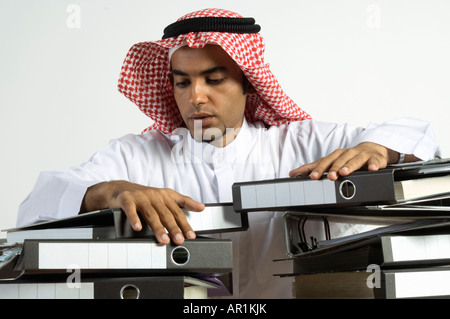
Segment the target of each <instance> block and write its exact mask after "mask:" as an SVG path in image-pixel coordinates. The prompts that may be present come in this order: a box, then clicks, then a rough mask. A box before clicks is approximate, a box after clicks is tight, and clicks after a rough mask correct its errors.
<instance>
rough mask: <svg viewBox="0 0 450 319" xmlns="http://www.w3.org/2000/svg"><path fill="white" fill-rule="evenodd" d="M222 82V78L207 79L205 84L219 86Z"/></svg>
mask: <svg viewBox="0 0 450 319" xmlns="http://www.w3.org/2000/svg"><path fill="white" fill-rule="evenodd" d="M224 80H225V79H224V78H222V79H208V80H207V82H208V83H209V84H220V83H222V82H223V81H224Z"/></svg>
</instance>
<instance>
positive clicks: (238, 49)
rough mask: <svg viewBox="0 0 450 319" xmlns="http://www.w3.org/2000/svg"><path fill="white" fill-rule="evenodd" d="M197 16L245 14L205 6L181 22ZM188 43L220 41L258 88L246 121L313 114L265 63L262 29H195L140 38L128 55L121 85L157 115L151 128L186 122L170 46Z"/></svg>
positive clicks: (276, 120) (274, 120)
mask: <svg viewBox="0 0 450 319" xmlns="http://www.w3.org/2000/svg"><path fill="white" fill-rule="evenodd" d="M196 17H229V18H242V16H241V15H239V14H237V13H234V12H231V11H227V10H222V9H205V10H201V11H196V12H192V13H189V14H187V15H185V16H183V17H181V18H180V19H178V21H180V20H184V19H190V18H196ZM185 42H186V43H187V45H188V46H190V47H192V48H202V47H204V46H205V45H207V44H208V43H214V44H218V45H220V46H221V47H222V48H223V49H224V50H225V51H226V52H227V53H228V54H229V55H230V57H231V58H232V59H233V60H234V61H235V62H236V63H237V64H238V65H239V67H240V68H241V69H242V71H243V72H244V74H245V76H246V77H247V79H248V80H249V81H250V83H251V84H252V85H253V87H254V88H255V90H256V92H257V94H255V95H251V96H249V97H248V100H247V105H246V110H245V116H246V118H247V121H249V122H251V123H252V122H256V121H263V122H265V123H266V124H268V125H281V124H284V123H288V122H291V121H297V120H304V119H309V118H310V116H309V115H308V114H307V113H306V112H304V111H303V110H302V109H301V108H300V107H298V106H297V105H296V104H295V103H294V101H293V100H291V99H290V98H289V97H288V96H287V95H286V94H285V93H284V92H283V90H282V89H281V87H280V85H279V83H278V81H277V79H276V78H275V76H274V75H273V74H272V72H271V71H270V70H269V67H268V65H266V64H265V63H264V50H265V48H264V41H263V39H262V36H261V35H260V34H259V33H254V34H249V33H245V34H238V33H224V32H191V33H188V34H182V35H179V36H177V37H172V38H168V39H165V40H159V41H151V42H141V43H137V44H135V45H134V46H132V47H131V49H130V50H129V52H128V53H127V56H126V57H125V60H124V63H123V66H122V70H121V73H120V78H119V83H118V88H119V91H120V92H121V93H123V94H124V95H125V96H126V97H127V98H129V99H130V100H131V101H132V102H134V103H135V104H136V105H137V106H138V107H139V109H140V110H141V111H142V112H144V113H145V114H146V115H147V116H149V117H150V118H151V119H152V120H154V124H153V125H152V126H151V127H149V128H148V129H159V130H161V131H163V132H165V133H171V132H172V131H173V130H175V129H176V128H178V127H180V126H182V123H183V120H182V118H181V115H180V113H179V111H178V108H177V105H176V102H175V98H174V96H173V88H172V84H171V82H170V64H169V58H168V52H169V49H170V48H173V47H176V46H179V45H181V44H183V43H185Z"/></svg>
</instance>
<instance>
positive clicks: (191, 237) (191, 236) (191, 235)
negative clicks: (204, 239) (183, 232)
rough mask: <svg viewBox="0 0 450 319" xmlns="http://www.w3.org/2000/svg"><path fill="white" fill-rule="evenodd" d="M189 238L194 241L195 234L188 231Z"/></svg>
mask: <svg viewBox="0 0 450 319" xmlns="http://www.w3.org/2000/svg"><path fill="white" fill-rule="evenodd" d="M187 238H189V239H194V238H195V233H194V232H193V231H192V230H190V231H188V232H187Z"/></svg>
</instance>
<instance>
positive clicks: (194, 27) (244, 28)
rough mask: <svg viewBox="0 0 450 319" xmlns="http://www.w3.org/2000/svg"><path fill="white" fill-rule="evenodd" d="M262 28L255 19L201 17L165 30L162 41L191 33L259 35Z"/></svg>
mask: <svg viewBox="0 0 450 319" xmlns="http://www.w3.org/2000/svg"><path fill="white" fill-rule="evenodd" d="M260 30H261V27H260V26H259V25H258V24H255V19H253V18H226V17H200V18H191V19H186V20H180V21H177V22H174V23H172V24H170V25H168V26H167V27H166V28H165V29H164V35H163V37H162V39H163V40H164V39H167V38H171V37H176V36H179V35H180V34H186V33H189V32H229V33H258V32H259V31H260Z"/></svg>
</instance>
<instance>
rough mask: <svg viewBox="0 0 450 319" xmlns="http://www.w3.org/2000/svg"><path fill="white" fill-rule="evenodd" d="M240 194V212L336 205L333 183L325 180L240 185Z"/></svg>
mask: <svg viewBox="0 0 450 319" xmlns="http://www.w3.org/2000/svg"><path fill="white" fill-rule="evenodd" d="M240 192H241V196H240V197H241V206H242V207H241V209H242V210H246V209H255V208H273V207H291V206H304V205H323V204H333V203H336V188H335V183H334V182H333V181H330V180H327V179H323V180H320V181H314V182H309V183H307V184H306V183H300V182H295V181H286V182H279V183H266V184H265V183H262V184H255V185H241V186H240Z"/></svg>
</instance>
